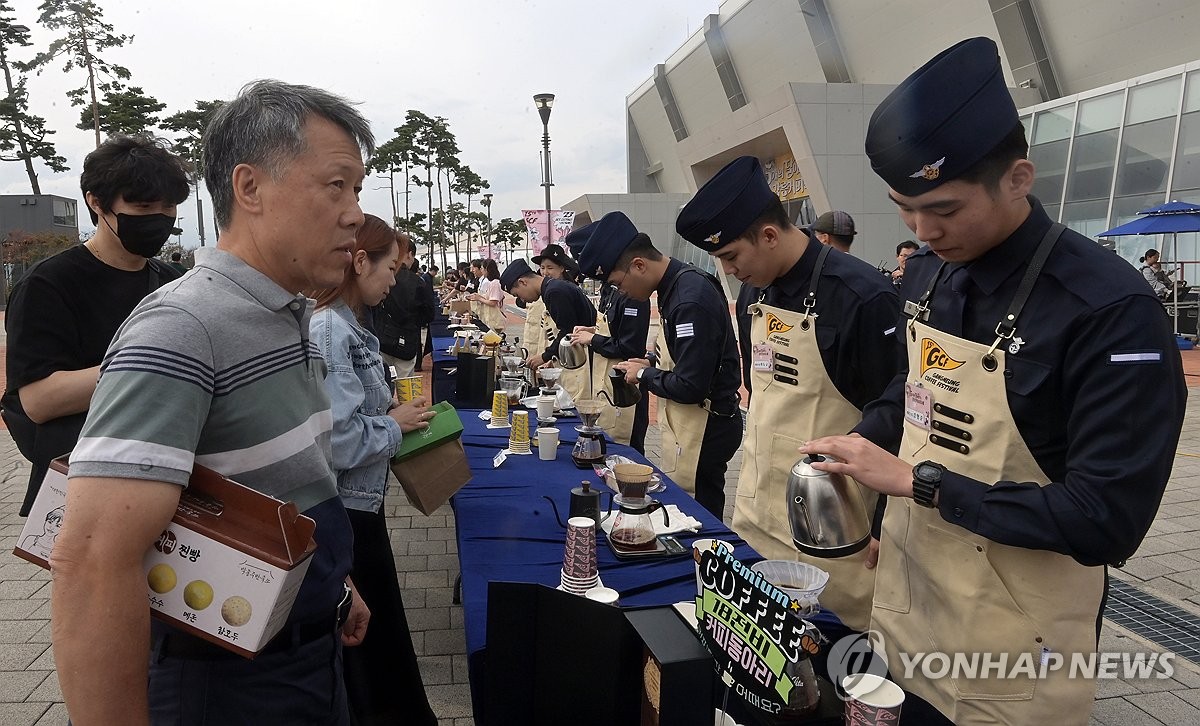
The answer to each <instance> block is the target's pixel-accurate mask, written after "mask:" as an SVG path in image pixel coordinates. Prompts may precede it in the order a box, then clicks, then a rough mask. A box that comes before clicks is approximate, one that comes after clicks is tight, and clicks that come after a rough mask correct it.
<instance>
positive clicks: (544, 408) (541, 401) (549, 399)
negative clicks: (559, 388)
mask: <svg viewBox="0 0 1200 726" xmlns="http://www.w3.org/2000/svg"><path fill="white" fill-rule="evenodd" d="M537 415H538V418H543V419H545V418H550V417H551V416H553V415H554V396H538V399H537Z"/></svg>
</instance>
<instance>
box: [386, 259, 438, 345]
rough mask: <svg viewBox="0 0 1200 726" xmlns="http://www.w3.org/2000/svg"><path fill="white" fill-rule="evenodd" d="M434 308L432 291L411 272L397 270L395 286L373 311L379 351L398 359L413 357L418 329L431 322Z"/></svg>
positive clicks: (418, 343)
mask: <svg viewBox="0 0 1200 726" xmlns="http://www.w3.org/2000/svg"><path fill="white" fill-rule="evenodd" d="M434 309H435V301H434V299H433V289H432V288H430V287H428V286H427V285H425V283H424V282H423V281H422V280H421V278H420V277H419V276H418V275H417V274H416V273H414V272H413V271H412V270H409V269H407V268H401V269H400V270H399V271H398V272H397V273H396V284H395V285H393V286H392V289H391V291H389V292H388V295H387V297H385V298H384V299H383V302H382V303H380V304H379V305H378V306H376V307H375V309H374V311H373V312H374V324H375V335H376V336H377V337H378V338H379V349H380V350H381V351H383V352H384V353H387V354H388V355H390V356H394V357H396V358H399V359H401V360H412V359H413V358H415V357H417V354H418V353H420V352H421V328H423V327H425V326H426V325H428V324H429V323H430V321H432V320H433V313H434Z"/></svg>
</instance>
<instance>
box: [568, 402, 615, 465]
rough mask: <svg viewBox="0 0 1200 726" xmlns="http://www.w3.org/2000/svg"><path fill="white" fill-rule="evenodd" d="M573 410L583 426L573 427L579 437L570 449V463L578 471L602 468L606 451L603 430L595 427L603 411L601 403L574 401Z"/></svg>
mask: <svg viewBox="0 0 1200 726" xmlns="http://www.w3.org/2000/svg"><path fill="white" fill-rule="evenodd" d="M575 410H576V411H577V412H578V413H579V418H580V420H581V421H583V424H582V425H580V426H576V427H575V431H576V432H577V433H578V434H579V436H578V438H576V439H575V447H574V448H573V449H571V461H573V462H575V466H576V467H578V468H580V469H593V468H595V467H596V466H597V465H601V466H602V465H603V464H604V458H605V457H606V456H607V455H608V449H607V447H606V445H605V440H604V429H602V428H600V427H599V426H597V425H596V422H597V421H599V420H600V413H601V411H603V408H602V406H601V403H600V402H599V401H596V400H591V401H576V402H575Z"/></svg>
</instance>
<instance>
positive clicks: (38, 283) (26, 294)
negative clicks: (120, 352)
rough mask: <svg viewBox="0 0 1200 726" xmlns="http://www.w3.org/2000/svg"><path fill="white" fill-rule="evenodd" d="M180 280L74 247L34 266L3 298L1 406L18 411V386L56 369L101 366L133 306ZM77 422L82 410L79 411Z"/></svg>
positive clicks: (158, 268)
mask: <svg viewBox="0 0 1200 726" xmlns="http://www.w3.org/2000/svg"><path fill="white" fill-rule="evenodd" d="M177 277H179V274H178V273H176V272H175V271H174V270H172V269H171V268H170V267H169V266H167V265H164V264H161V263H157V264H155V265H154V267H153V268H152V267H151V265H150V264H147V265H146V266H145V267H144V268H142V269H141V270H138V271H137V272H128V271H126V270H118V269H116V268H114V267H109V266H108V265H106V264H104V263H103V262H101V261H100V260H98V259H96V257H95V255H93V254H92V253H91V252H90V251H88V249H87V248H86V247H84V246H83V245H79V246H77V247H72V248H70V249H68V250H64V251H63V252H60V253H58V254H57V255H55V256H53V257H51V258H49V259H47V260H45V261H43V262H41V263H39V264H38V265H36V266H35V267H34V268H33V269H32V270H30V271H29V272H28V273H27V274H26V275H25V276H24V277H22V278H21V279H20V280H19V281H18V282H17V284H16V286H15V287H14V288H13V290H12V294H11V295H10V296H9V299H8V311H7V313H6V314H5V319H4V328H5V330H6V331H7V333H8V351H7V366H8V371H7V374H8V389H7V390H6V391H5V392H4V399H3V404H4V406H5V407H6V408H10V409H13V410H24V409H21V408H20V402H19V400H18V397H17V390H18V389H20V388H21V387H22V386H25V385H28V384H30V383H33V382H35V381H40V380H42V379H43V378H46V377H47V376H49V375H50V374H52V373H57V372H58V371H74V370H81V369H84V368H90V367H92V366H96V365H100V361H101V360H102V359H103V358H104V353H105V351H107V350H108V344H109V343H111V342H112V338H113V335H114V334H115V333H116V332H117V328H118V327H120V325H121V323H123V322H125V318H127V317H129V313H131V312H133V308H134V306H136V305H137V304H138V303H139V302H141V301H142V298H144V297H146V295H148V294H149V293H150V292H152V291H153V290H155V289H157V288H158V287H159V286H160V285H162V284H164V283H166V282H169V281H171V280H174V279H176V278H177ZM80 418H81V419H82V414H80Z"/></svg>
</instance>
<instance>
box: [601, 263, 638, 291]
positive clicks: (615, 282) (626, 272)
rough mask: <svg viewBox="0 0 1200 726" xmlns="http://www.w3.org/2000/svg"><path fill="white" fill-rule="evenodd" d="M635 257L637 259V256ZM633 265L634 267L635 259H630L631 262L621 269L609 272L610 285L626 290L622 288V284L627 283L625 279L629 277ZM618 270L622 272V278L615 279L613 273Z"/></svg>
mask: <svg viewBox="0 0 1200 726" xmlns="http://www.w3.org/2000/svg"><path fill="white" fill-rule="evenodd" d="M635 259H636V258H635ZM631 267H633V260H630V261H629V262H628V263H627V264H626V265H625V266H624V267H622V268H621V269H620V270H614V271H613V272H612V273H609V275H608V284H609V285H612V286H613V287H615V288H617V289H618V290H621V291H622V292H624V290H622V285H623V284H624V283H625V279H626V278H627V277H629V268H631ZM616 272H620V273H621V279H620V280H614V279H613V274H614V273H616Z"/></svg>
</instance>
